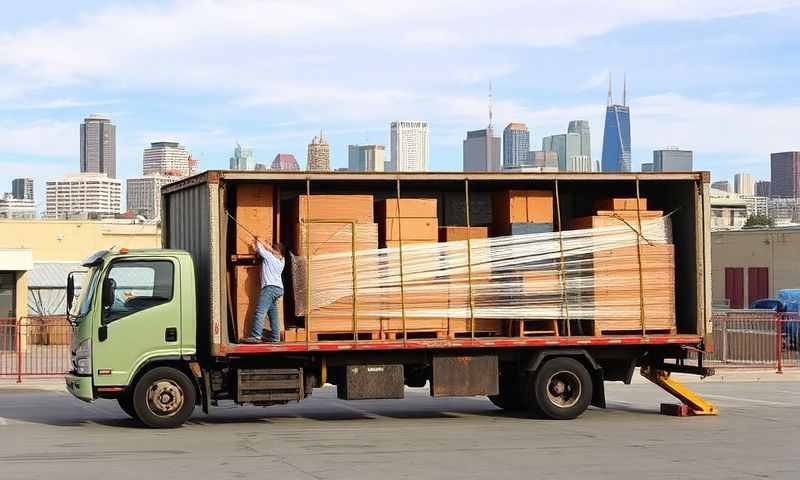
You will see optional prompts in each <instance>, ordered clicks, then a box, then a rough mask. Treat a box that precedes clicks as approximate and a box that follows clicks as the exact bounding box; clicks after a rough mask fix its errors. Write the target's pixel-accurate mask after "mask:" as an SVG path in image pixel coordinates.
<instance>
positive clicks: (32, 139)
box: [0, 120, 79, 164]
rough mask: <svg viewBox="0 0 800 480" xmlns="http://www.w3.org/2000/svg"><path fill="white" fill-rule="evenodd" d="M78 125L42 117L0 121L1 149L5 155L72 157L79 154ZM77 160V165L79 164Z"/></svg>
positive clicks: (74, 157) (76, 156)
mask: <svg viewBox="0 0 800 480" xmlns="http://www.w3.org/2000/svg"><path fill="white" fill-rule="evenodd" d="M78 132H79V130H78V125H77V124H74V123H67V122H55V121H50V120H41V121H35V122H31V123H22V124H17V123H11V122H4V123H0V152H3V154H4V155H7V156H8V155H20V156H21V155H24V156H41V157H70V158H73V159H77V158H78V155H79V145H78V138H79V137H78ZM77 163H78V162H77V160H75V164H77Z"/></svg>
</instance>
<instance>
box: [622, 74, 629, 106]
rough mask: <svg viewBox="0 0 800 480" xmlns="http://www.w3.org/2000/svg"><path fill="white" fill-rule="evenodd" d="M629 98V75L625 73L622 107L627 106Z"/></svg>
mask: <svg viewBox="0 0 800 480" xmlns="http://www.w3.org/2000/svg"><path fill="white" fill-rule="evenodd" d="M627 96H628V83H627V75H625V74H624V73H623V74H622V106H623V107H625V106H627V105H628V104H627V98H626V97H627Z"/></svg>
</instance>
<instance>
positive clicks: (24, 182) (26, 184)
mask: <svg viewBox="0 0 800 480" xmlns="http://www.w3.org/2000/svg"><path fill="white" fill-rule="evenodd" d="M11 194H12V195H13V197H14V198H16V199H17V200H33V179H32V178H15V179H14V180H11Z"/></svg>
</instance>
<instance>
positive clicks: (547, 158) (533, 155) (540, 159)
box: [528, 150, 558, 172]
mask: <svg viewBox="0 0 800 480" xmlns="http://www.w3.org/2000/svg"><path fill="white" fill-rule="evenodd" d="M528 155H529V158H530V163H531V166H532V167H534V168H540V169H541V171H543V172H557V171H558V154H557V153H556V152H551V151H546V150H532V151H530V152H528Z"/></svg>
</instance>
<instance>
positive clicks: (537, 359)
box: [67, 171, 713, 427]
mask: <svg viewBox="0 0 800 480" xmlns="http://www.w3.org/2000/svg"><path fill="white" fill-rule="evenodd" d="M708 183H709V175H708V173H706V172H685V173H657V174H656V173H653V174H611V173H608V174H605V173H603V174H587V173H541V174H529V173H524V174H516V173H509V174H497V173H475V174H472V173H469V174H466V173H391V174H390V173H349V172H336V173H311V172H239V171H236V172H233V171H207V172H204V173H202V174H199V175H196V176H193V177H190V178H187V179H184V180H181V181H178V182H175V183H172V184H170V185H167V186H165V187H164V188H163V189H162V239H163V241H162V243H163V250H143V251H136V250H130V251H129V250H126V249H124V248H120V249H116V250H112V251H103V252H98V253H97V254H96V255H94V256H93V257H91V258H89V259H87V261H86V262H85V265H86V266H87V268H89V279H88V281H86V282H85V283H84V284H85V285H87V287H86V288H84V289H82V291H81V292H80V297H79V298H77V299H74V298H73V297H74V288H73V287H71V286H72V285H74V281H73V280H72V279H71V278H70V280H69V282H68V286H70V287H69V288H68V293H69V295H68V297H69V302H68V303H69V305H70V318H71V319H72V320H73V321H74V323H75V339H76V340H75V345H74V348H73V355H74V359H73V363H74V365H75V369H74V370H73V371H72V372H70V373H69V374H68V375H67V385H68V387H69V390H70V391H71V392H72V393H73V394H74V395H76V396H77V397H79V398H82V399H84V400H87V401H91V400H94V399H95V398H116V399H118V401H119V403H120V406H121V407H122V408H123V409H124V410H125V411H126V412H127V413H129V414H130V415H131V416H133V417H134V418H137V419H139V420H141V421H142V422H143V423H144V424H146V425H149V426H153V427H171V426H177V425H180V424H181V423H183V422H184V421H185V420H186V419H187V418H188V417H189V416H190V415H191V413H192V411H193V409H194V406H195V405H200V406H201V407H202V408H203V410H204V411H205V412H208V411H209V408H210V407H211V406H213V405H216V404H217V403H218V402H220V401H226V400H229V401H233V402H235V403H237V404H255V405H264V406H266V405H275V404H282V403H286V402H289V401H299V400H302V399H303V398H305V397H306V396H308V395H310V394H311V392H312V390H313V389H314V388H317V387H321V386H322V385H325V384H327V383H330V384H333V385H336V386H337V387H338V391H339V396H340V397H341V398H345V399H364V398H398V397H402V392H403V387H404V386H417V387H421V386H424V385H426V384H429V385H430V391H431V395H434V396H447V395H453V396H456V395H458V396H464V395H486V396H488V397H489V398H490V400H491V401H492V402H494V403H495V404H496V405H497V406H499V407H501V408H505V409H513V410H527V411H529V412H531V413H533V414H536V415H544V416H546V417H550V418H558V419H566V418H574V417H576V416H578V415H580V414H581V413H582V412H583V411H584V410H585V409H586V408H587V407H588V406H589V405H590V404H594V405H598V406H601V407H602V406H604V393H603V392H604V390H603V382H605V381H621V382H626V383H627V382H630V379H631V375H632V374H633V371H634V369H635V368H636V367H642V370H643V374H644V373H645V372H646V374H647V376H648V378H650V379H651V380H653V381H654V382H656V383H657V384H659V385H661V386H662V387H664V388H667V389H668V391H670V392H671V393H673V394H675V395H676V396H678V397H679V398H680V399H681V400H682V401H684V402H685V403H688V404H690V408H691V409H693V411H695V412H696V413H708V412H709V411H711V410H713V408H712V407H710V406H708V405H707V404H704V403H701V402H700V401H699V400H698V398H697V397H696V396H692V395H689V396H687V395H682V394H681V392H682V391H683V390H682V389H681V388H680V387H676V386H675V385H674V381H672V380H670V379H669V372H671V371H681V372H687V373H695V374H698V375H708V374H711V373H712V372H711V371H710V370H709V369H707V368H704V367H703V365H702V353H703V351H705V350H706V349H707V348H710V343H709V339H710V338H711V333H712V332H711V331H710V321H709V320H710V308H711V304H710V270H709V268H710V262H709V241H710V240H709V239H710V233H709V231H710V230H709V193H708V188H709V185H708ZM404 235H405V236H404ZM255 236H257V237H259V238H261V239H262V240H263V241H264V242H267V243H273V244H276V245H278V244H281V245H284V246H286V247H287V252H286V264H287V267H286V268H285V269H284V272H283V284H284V295H283V297H282V298H281V299H280V300H279V301H278V302H279V304H280V305H279V307H280V308H278V311H279V315H280V320H281V322H280V323H281V325H280V330H281V332H280V336H281V341H280V342H277V343H245V342H244V341H243V337H244V336H246V335H247V332H248V331H249V329H251V328H252V325H251V323H250V322H251V320H252V315H253V305H254V303H255V302H256V300H257V296H258V292H259V287H260V284H259V281H258V277H259V274H258V272H259V267H260V259H259V257H258V255H257V253H256V252H255V249H254V242H253V238H254V237H255ZM265 334H266V332H265ZM690 351H695V352H698V358H699V362H698V363H696V364H691V365H689V364H688V363H686V362H685V359H686V358H687V357H688V352H690Z"/></svg>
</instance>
